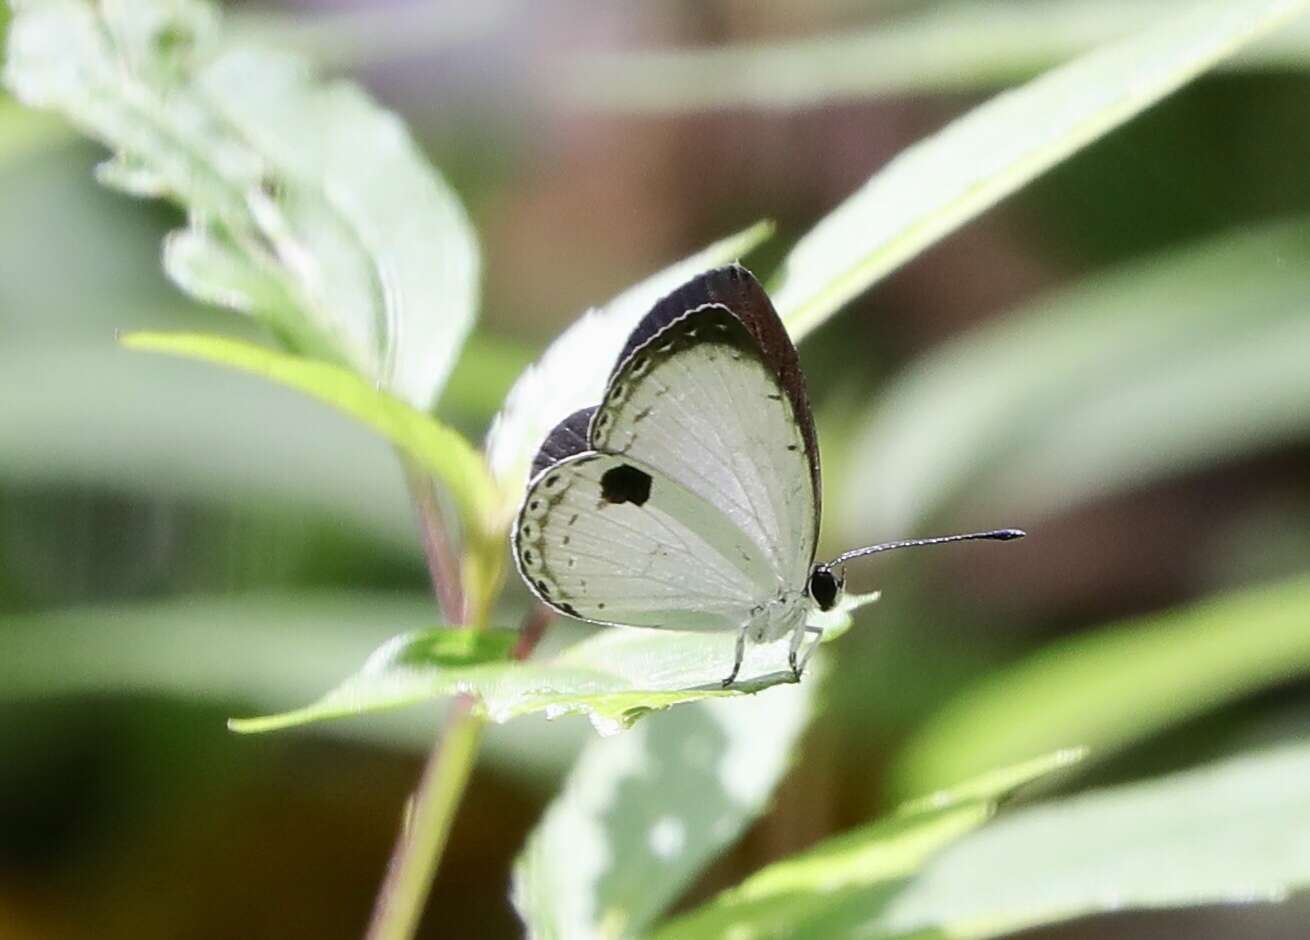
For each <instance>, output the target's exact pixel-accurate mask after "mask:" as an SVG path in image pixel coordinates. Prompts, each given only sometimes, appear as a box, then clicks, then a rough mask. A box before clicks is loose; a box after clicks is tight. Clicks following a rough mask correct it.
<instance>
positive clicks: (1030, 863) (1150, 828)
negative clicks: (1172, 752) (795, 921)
mask: <svg viewBox="0 0 1310 940" xmlns="http://www.w3.org/2000/svg"><path fill="white" fill-rule="evenodd" d="M1307 779H1310V746H1307V745H1306V744H1305V743H1304V742H1301V743H1298V744H1294V745H1284V746H1283V747H1281V748H1277V749H1272V750H1269V751H1267V752H1264V753H1252V754H1249V755H1245V756H1242V757H1238V758H1233V759H1229V760H1226V761H1222V762H1219V763H1215V764H1211V765H1209V766H1207V767H1202V768H1199V769H1197V770H1192V771H1188V772H1186V773H1179V774H1175V775H1173V776H1169V777H1165V778H1163V779H1159V780H1152V781H1149V782H1146V783H1138V784H1133V785H1131V786H1122V787H1115V788H1112V789H1107V790H1100V791H1093V792H1090V793H1086V794H1084V795H1081V796H1077V797H1073V798H1070V799H1065V800H1059V801H1056V802H1052V803H1047V804H1045V805H1041V806H1035V807H1031V808H1026V809H1021V810H1018V811H1016V812H1013V813H1011V814H1009V815H1007V816H1003V817H1002V818H1001V819H1000V820H998V821H997V822H995V823H993V824H992V825H990V826H988V827H986V828H984V829H982V830H980V831H978V832H975V833H972V834H970V835H968V836H966V837H965V838H963V839H961V840H960V841H958V842H956V843H955V844H953V845H951V846H950V847H949V848H947V849H946V851H944V852H943V853H942V854H940V855H938V856H937V857H936V858H934V859H933V860H932V861H931V862H929V863H928V865H927V867H926V868H924V869H923V871H921V872H920V873H919V874H918V875H917V876H916V877H914V878H913V879H912V880H910V881H909V882H908V883H907V884H905V885H904V886H902V887H900V888H899V890H896V891H893V892H890V893H888V894H883V895H876V894H873V893H870V894H868V895H866V896H865V897H862V898H858V899H853V900H852V901H851V902H849V903H848V904H845V905H838V906H834V907H833V908H832V909H831V910H830V911H829V912H828V914H827V916H825V917H823V918H819V919H816V920H815V921H814V922H813V923H812V924H810V925H809V929H807V930H803V931H798V932H797V933H795V934H794V935H793V936H795V937H797V938H802V940H818V938H820V937H822V938H824V940H843V938H848V937H849V938H853V937H860V938H864V940H893V938H895V940H909V938H918V937H923V936H925V935H930V936H946V937H957V938H960V940H984V938H988V937H999V936H1005V935H1009V934H1013V933H1015V932H1017V931H1020V930H1024V929H1027V928H1031V927H1036V926H1039V925H1042V924H1055V923H1061V922H1064V921H1069V920H1073V919H1075V918H1080V917H1086V916H1088V915H1091V914H1097V913H1102V912H1113V913H1117V912H1122V911H1128V910H1143V909H1151V908H1178V907H1189V906H1195V905H1210V904H1237V903H1253V902H1271V901H1280V900H1283V899H1285V898H1286V897H1287V896H1288V894H1289V893H1290V892H1292V891H1295V890H1298V889H1303V888H1305V887H1307V886H1310V787H1307V786H1306V785H1305V781H1306V780H1307Z"/></svg>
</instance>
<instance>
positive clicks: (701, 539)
mask: <svg viewBox="0 0 1310 940" xmlns="http://www.w3.org/2000/svg"><path fill="white" fill-rule="evenodd" d="M514 557H515V560H516V562H517V564H518V567H519V571H520V573H521V574H522V575H523V577H524V579H525V580H527V582H528V583H529V584H530V585H531V586H532V589H533V591H534V592H535V593H536V594H537V596H538V597H540V598H541V599H542V600H543V601H545V602H546V603H547V604H549V605H550V606H552V607H554V608H555V609H557V610H559V611H562V612H563V613H566V614H569V615H571V616H574V617H581V618H583V619H585V620H592V621H596V622H600V623H616V624H628V625H632V626H646V627H660V626H667V627H670V628H674V629H679V630H732V629H737V628H739V627H741V626H742V624H743V623H744V622H745V621H746V620H747V619H749V617H750V612H751V608H752V607H753V606H754V605H755V604H756V603H757V598H758V597H759V596H760V595H761V593H762V592H764V591H766V590H767V589H768V584H769V581H768V579H769V578H770V576H771V567H770V565H769V564H768V563H767V561H766V559H765V558H764V557H763V556H761V555H760V554H759V553H758V552H757V550H756V548H755V546H754V543H753V542H752V541H751V540H750V539H749V538H746V537H745V536H744V535H743V533H742V532H740V530H738V529H737V527H736V526H734V525H733V524H732V522H731V521H730V520H729V519H728V518H727V517H725V516H724V514H723V513H722V512H720V511H719V510H718V509H716V508H715V507H714V506H713V505H712V504H709V503H706V502H705V501H704V500H703V499H702V498H701V497H700V496H698V495H696V494H695V493H693V492H691V491H689V490H688V489H687V488H686V487H684V486H681V485H680V484H678V483H676V482H674V481H672V480H670V479H668V478H667V477H665V476H664V475H663V474H661V473H659V471H657V470H655V469H654V468H652V467H650V466H649V465H646V464H644V463H642V462H641V461H637V460H633V459H629V458H625V457H619V456H614V455H610V454H599V453H595V452H592V451H584V452H582V453H577V454H573V455H570V456H568V457H566V458H565V459H563V460H561V461H559V462H557V463H554V464H551V465H549V466H548V467H547V468H546V469H544V470H543V471H542V472H541V473H539V474H537V476H535V477H534V478H533V480H532V482H531V483H530V484H529V486H528V495H527V498H526V499H525V501H524V503H523V508H522V510H521V511H520V513H519V517H518V520H517V521H516V524H515V529H514Z"/></svg>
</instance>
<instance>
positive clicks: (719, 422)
mask: <svg viewBox="0 0 1310 940" xmlns="http://www.w3.org/2000/svg"><path fill="white" fill-rule="evenodd" d="M688 304H691V305H693V306H690V307H688V306H685V305H688ZM679 308H681V312H680V313H677V314H675V313H674V312H675V311H677V310H679ZM589 437H590V444H591V446H592V448H594V449H595V450H597V451H600V452H603V453H609V454H620V455H624V456H627V457H632V458H636V459H638V460H641V461H643V462H645V463H646V464H649V465H650V466H652V467H654V468H655V469H656V470H658V471H659V472H660V473H662V474H664V475H665V476H667V477H669V478H670V479H672V480H674V481H676V482H678V483H679V484H681V485H682V486H684V487H686V488H687V489H688V490H690V491H691V492H693V493H695V494H696V495H698V496H700V497H701V498H702V499H703V500H705V501H706V502H707V503H710V504H712V505H715V506H718V507H719V508H720V509H721V510H722V511H723V512H724V513H725V514H726V515H727V516H728V517H729V519H730V520H731V521H732V523H733V524H734V525H735V526H737V527H738V528H740V529H741V530H742V531H743V532H744V533H746V534H747V535H748V536H749V537H750V538H751V540H752V541H753V542H754V543H755V545H756V547H757V548H758V550H759V551H761V552H763V553H764V554H766V555H767V556H768V557H769V558H770V560H771V564H772V567H773V571H774V575H775V581H776V583H775V585H774V589H775V590H776V589H777V588H783V589H787V588H792V589H795V588H799V587H801V586H803V585H804V583H805V579H806V577H807V576H808V573H809V569H810V565H811V564H812V563H813V560H814V550H815V546H816V543H817V540H818V525H819V501H820V492H819V459H818V450H817V447H816V444H815V435H814V421H813V418H812V416H811V413H810V406H809V400H808V396H807V394H806V390H805V383H804V378H803V376H802V375H801V372H800V366H799V362H798V360H797V357H796V350H795V347H794V346H793V345H792V343H791V341H790V339H788V338H787V334H786V331H785V329H784V328H783V326H782V323H781V321H780V320H779V319H778V315H777V313H776V312H774V309H773V306H772V304H771V303H770V302H769V299H768V296H767V295H766V294H765V293H764V290H763V288H761V287H760V286H759V283H758V282H757V281H756V280H755V278H754V277H752V276H751V274H750V273H749V272H748V271H746V270H745V269H744V268H741V267H739V266H733V267H729V268H721V269H718V270H716V271H711V272H709V273H707V274H705V275H702V276H700V277H698V278H696V279H695V280H693V281H691V282H690V283H689V284H687V285H685V286H684V287H683V288H681V289H680V290H679V291H677V292H675V293H674V294H672V295H670V297H668V298H666V299H665V300H663V301H661V302H660V303H659V304H657V305H656V307H655V309H654V310H652V311H651V313H650V314H649V315H648V316H647V318H646V320H645V321H643V323H642V324H641V325H640V326H638V328H637V329H636V330H635V331H634V333H633V337H632V339H631V340H629V344H628V347H627V348H626V349H625V351H624V355H623V356H622V357H621V360H620V362H619V364H618V366H617V367H616V368H615V370H614V373H613V375H612V376H611V378H610V382H609V386H608V388H607V390H606V394H605V399H604V401H603V402H602V403H601V405H600V406H599V407H598V408H597V410H596V412H595V414H594V415H593V416H592V418H591V427H590V435H589ZM772 593H773V591H770V594H772Z"/></svg>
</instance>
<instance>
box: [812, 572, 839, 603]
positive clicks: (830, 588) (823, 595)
mask: <svg viewBox="0 0 1310 940" xmlns="http://www.w3.org/2000/svg"><path fill="white" fill-rule="evenodd" d="M808 591H809V594H810V597H812V598H813V599H814V603H816V604H818V605H819V610H832V608H833V607H834V606H835V605H836V604H837V595H838V594H839V593H841V584H840V583H839V582H838V581H837V577H836V575H834V574H833V573H832V569H831V568H828V567H826V566H824V565H815V566H814V570H813V571H811V572H810V583H809V586H808Z"/></svg>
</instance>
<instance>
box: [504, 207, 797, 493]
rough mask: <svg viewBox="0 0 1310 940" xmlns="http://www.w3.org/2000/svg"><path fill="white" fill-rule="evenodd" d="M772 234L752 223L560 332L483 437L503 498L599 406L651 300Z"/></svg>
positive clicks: (767, 226)
mask: <svg viewBox="0 0 1310 940" xmlns="http://www.w3.org/2000/svg"><path fill="white" fill-rule="evenodd" d="M772 234H773V225H772V223H770V222H758V223H756V224H755V225H753V226H751V227H750V228H748V229H745V230H744V231H741V232H738V233H737V234H735V235H730V236H729V237H727V238H725V239H723V240H722V241H718V242H715V243H714V244H713V245H710V246H709V247H708V248H705V249H704V250H702V251H700V252H697V253H696V254H694V255H692V256H691V257H690V258H685V259H683V260H682V261H680V262H678V263H677V264H674V265H672V266H670V267H668V268H665V269H664V270H663V271H661V272H660V273H658V274H655V275H653V276H651V277H649V278H647V279H646V280H644V281H642V282H641V283H640V284H637V285H636V286H635V287H631V288H629V289H628V290H626V291H624V292H623V293H622V294H620V295H619V296H617V297H615V298H614V299H613V300H611V301H610V302H609V303H607V304H605V305H604V306H603V307H599V308H594V309H592V310H589V311H587V312H586V313H585V314H583V315H582V317H581V318H579V319H578V320H577V321H576V322H574V323H573V325H572V326H570V327H569V328H568V329H567V330H565V331H564V332H563V333H562V334H561V335H560V336H559V338H558V339H556V340H555V342H553V343H552V344H551V345H550V347H549V348H548V349H547V350H546V351H545V353H543V354H542V356H541V358H540V359H538V360H537V362H536V363H535V364H533V365H532V366H530V367H529V368H528V369H527V370H526V371H524V373H523V374H522V375H521V376H520V377H519V380H518V381H517V382H516V383H515V384H514V387H513V388H512V389H510V392H509V395H508V396H507V397H506V398H505V407H504V408H503V409H502V410H501V412H500V414H499V415H498V416H497V417H496V420H495V422H494V423H493V424H492V426H491V431H490V432H489V433H488V434H487V444H486V451H487V460H488V462H489V463H490V465H491V471H492V473H493V474H494V475H495V476H496V479H498V480H499V481H500V482H501V484H502V485H503V486H504V487H505V490H506V492H510V493H517V492H518V491H519V490H520V489H521V488H522V486H523V484H524V482H525V481H526V478H527V472H528V467H529V466H531V464H532V458H533V456H534V455H535V454H536V452H537V448H538V447H540V446H541V442H542V441H543V440H545V438H546V435H547V434H548V433H550V430H551V428H553V427H554V426H555V425H556V424H558V423H559V422H560V421H561V420H563V419H564V418H566V417H568V416H569V415H570V414H572V413H573V412H574V411H577V410H578V409H579V408H586V407H588V406H589V405H594V404H596V403H598V402H599V401H600V400H601V398H602V397H603V396H604V393H605V379H606V377H607V376H608V375H609V369H610V366H611V365H612V364H613V363H614V360H615V359H616V358H617V357H618V355H619V352H620V351H622V349H623V343H624V341H625V340H626V339H627V338H628V334H629V333H631V332H632V330H633V328H634V327H635V326H636V325H637V322H638V321H639V320H640V319H641V318H642V317H644V316H645V315H646V314H647V313H648V312H649V311H650V308H651V307H652V306H654V304H655V301H657V300H659V299H660V298H661V297H663V296H664V295H665V294H667V293H669V292H670V291H672V290H674V289H675V288H677V287H678V286H679V285H680V284H682V282H683V281H686V280H687V279H688V278H690V277H692V276H693V275H695V274H697V273H699V272H701V271H703V270H705V269H706V268H712V267H714V266H715V265H720V264H727V263H728V262H730V261H736V260H737V259H738V258H740V257H741V256H742V255H745V254H747V253H748V252H749V251H750V250H751V249H753V248H754V247H755V246H756V245H759V244H760V243H761V242H763V241H764V240H765V239H767V238H768V237H769V236H770V235H772Z"/></svg>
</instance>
